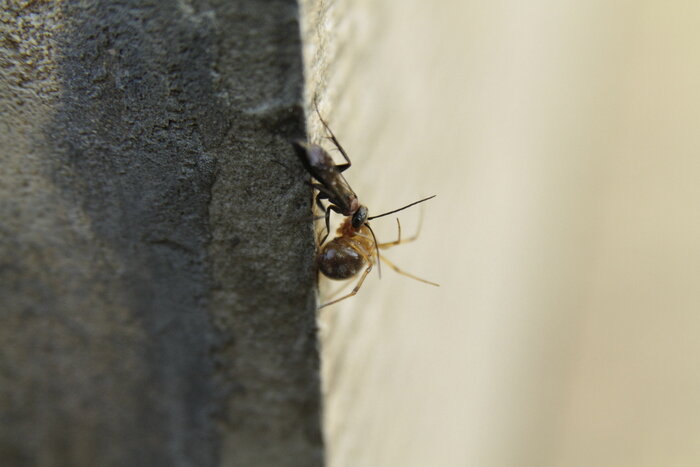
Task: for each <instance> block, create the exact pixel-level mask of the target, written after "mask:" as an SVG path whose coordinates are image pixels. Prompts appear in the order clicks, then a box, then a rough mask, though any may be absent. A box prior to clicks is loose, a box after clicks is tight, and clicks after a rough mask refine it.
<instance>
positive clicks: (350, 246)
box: [292, 100, 438, 308]
mask: <svg viewBox="0 0 700 467" xmlns="http://www.w3.org/2000/svg"><path fill="white" fill-rule="evenodd" d="M314 106H315V108H316V113H317V115H318V117H319V120H320V121H321V123H322V124H323V126H324V128H325V129H326V131H327V132H328V134H329V139H330V140H331V141H333V144H334V145H335V146H336V148H337V149H338V150H339V151H340V153H341V154H342V156H343V158H344V159H345V163H344V164H339V165H337V164H335V162H334V161H333V158H332V157H331V156H330V154H328V152H327V151H326V150H325V149H324V148H323V147H321V146H319V145H318V144H310V143H306V142H304V141H294V142H293V143H292V145H293V146H294V149H295V151H296V154H297V156H298V157H299V159H300V160H301V162H302V164H303V165H304V167H305V168H306V170H307V171H308V172H309V174H310V175H311V176H312V177H313V178H314V179H315V182H313V183H311V186H312V187H313V188H315V189H316V190H318V194H317V195H316V204H317V205H318V207H319V208H320V209H321V211H322V212H324V216H323V217H324V218H325V226H326V232H325V235H324V236H323V237H322V238H321V239H320V241H319V245H323V244H324V242H325V241H326V239H327V238H328V236H329V234H330V213H331V211H334V212H336V213H338V214H341V215H343V216H345V219H344V221H343V223H342V224H341V226H340V227H339V228H338V230H337V236H336V238H334V239H332V240H331V241H330V242H328V243H326V244H325V245H323V246H322V249H321V252H320V253H319V255H318V257H317V259H316V264H317V266H318V270H319V271H320V272H321V273H323V274H324V275H325V276H326V277H328V278H330V279H336V280H343V279H349V278H351V277H353V276H355V275H357V274H358V273H359V272H360V270H362V268H363V267H365V266H366V268H365V270H364V272H363V273H362V275H361V276H360V280H359V281H358V283H357V285H356V286H355V288H354V289H353V290H352V292H350V293H349V294H347V295H345V296H343V297H341V298H339V299H337V300H333V301H331V302H328V303H325V304H324V305H322V306H321V307H320V308H323V307H326V306H328V305H332V304H334V303H338V302H339V301H341V300H344V299H346V298H349V297H352V296H353V295H355V294H356V293H357V292H358V291H359V289H360V287H361V286H362V283H363V282H364V280H365V278H366V277H367V275H368V274H369V273H370V271H371V270H372V268H373V266H374V264H377V269H378V271H379V274H380V275H381V261H384V262H385V263H386V264H388V265H389V266H390V267H391V268H392V269H394V270H395V271H396V272H398V273H400V274H403V275H405V276H407V277H410V278H412V279H415V280H418V281H421V282H424V283H426V284H430V285H434V286H437V285H438V284H435V283H433V282H430V281H427V280H424V279H420V278H418V277H416V276H413V275H411V274H409V273H407V272H404V271H402V270H401V269H399V268H398V267H397V266H396V265H394V264H393V263H391V262H390V261H389V260H387V259H386V258H384V256H383V255H381V254H380V253H379V250H380V249H386V248H390V247H391V246H394V245H398V244H401V243H406V242H408V241H412V240H414V239H415V238H416V236H414V237H412V238H410V239H404V240H403V241H402V239H401V223H400V222H399V220H398V219H396V221H397V223H398V229H399V237H398V240H396V241H394V242H389V243H379V242H377V238H376V237H375V235H374V231H373V230H372V228H371V227H370V225H369V221H370V220H372V219H377V218H379V217H384V216H388V215H390V214H394V213H396V212H398V211H402V210H404V209H407V208H409V207H411V206H414V205H416V204H418V203H422V202H424V201H427V200H429V199H432V198H434V197H435V195H433V196H429V197H427V198H424V199H421V200H418V201H415V202H413V203H410V204H408V205H406V206H403V207H401V208H398V209H394V210H393V211H389V212H385V213H383V214H379V215H377V216H372V217H370V216H369V211H368V209H367V207H366V206H364V205H362V204H360V201H359V199H358V197H357V195H356V194H355V192H354V191H353V190H352V188H351V187H350V185H349V184H348V182H347V180H345V177H344V176H343V172H344V171H345V170H347V169H349V168H350V167H351V166H352V162H350V158H349V157H348V155H347V153H346V152H345V149H344V148H343V147H342V146H341V144H340V142H339V141H338V139H337V138H336V137H335V135H334V134H333V131H332V130H331V129H330V127H329V126H328V124H327V123H326V122H325V120H323V118H322V117H321V113H320V112H319V110H318V105H317V104H316V100H314ZM323 200H328V203H329V205H328V206H327V207H326V206H325V205H324V204H323Z"/></svg>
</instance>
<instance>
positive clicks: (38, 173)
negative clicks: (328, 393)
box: [0, 0, 322, 467]
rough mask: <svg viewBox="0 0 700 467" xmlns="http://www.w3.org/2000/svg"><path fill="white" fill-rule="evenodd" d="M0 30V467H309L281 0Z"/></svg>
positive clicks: (306, 262) (308, 396) (56, 7)
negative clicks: (98, 466) (239, 466)
mask: <svg viewBox="0 0 700 467" xmlns="http://www.w3.org/2000/svg"><path fill="white" fill-rule="evenodd" d="M0 28H2V34H0V65H1V66H0V80H1V81H0V122H1V125H0V303H1V308H0V321H1V324H0V349H1V350H0V354H1V355H2V357H1V358H0V420H1V421H2V423H0V464H1V465H7V466H18V467H21V466H33V465H42V466H83V465H84V466H94V465H103V466H109V465H114V466H117V465H119V466H122V465H134V466H137V465H148V466H160V465H162V466H207V465H212V466H213V465H246V466H268V465H274V466H311V465H320V464H321V460H322V448H321V440H320V431H319V413H320V411H319V408H320V400H319V388H318V385H319V382H318V364H319V362H318V356H317V350H316V338H315V330H316V325H315V316H314V306H315V296H314V288H315V285H314V275H313V267H312V266H313V265H312V262H311V260H312V257H313V248H314V243H313V242H314V240H313V235H312V230H311V227H310V225H309V223H308V222H307V219H308V212H309V207H310V201H311V199H310V191H309V188H308V187H307V186H305V185H304V184H303V182H302V180H303V176H304V174H303V169H302V168H301V167H300V166H298V165H297V164H296V160H295V157H294V155H293V152H292V150H291V147H290V146H289V144H288V140H289V139H291V138H292V137H299V136H302V135H303V134H304V121H303V111H302V106H301V103H302V88H303V80H302V62H301V55H300V40H299V25H298V11H297V5H296V3H295V2H293V1H273V2H255V1H235V2H230V1H219V2H217V1H214V2H176V1H172V2H170V1H168V2H160V1H158V2H155V1H154V2H142V1H127V2H111V1H98V2H89V3H86V2H80V1H68V0H66V1H60V2H58V1H57V2H30V1H27V2H19V1H11V2H2V9H0Z"/></svg>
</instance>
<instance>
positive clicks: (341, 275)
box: [318, 237, 365, 280]
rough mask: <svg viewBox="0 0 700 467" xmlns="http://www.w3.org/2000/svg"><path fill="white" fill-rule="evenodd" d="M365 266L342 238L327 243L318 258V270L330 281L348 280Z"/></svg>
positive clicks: (362, 259) (357, 254)
mask: <svg viewBox="0 0 700 467" xmlns="http://www.w3.org/2000/svg"><path fill="white" fill-rule="evenodd" d="M364 264H365V259H364V258H363V257H362V255H361V254H360V253H359V252H358V251H357V250H355V249H354V248H353V247H352V246H351V245H348V244H347V242H345V241H344V238H342V237H341V238H336V239H335V240H331V241H330V242H328V243H327V244H326V245H325V246H324V247H323V250H321V253H320V254H319V257H318V268H319V269H320V270H321V272H322V273H323V274H324V275H325V276H326V277H328V278H330V279H336V280H342V279H349V278H351V277H353V276H354V275H355V274H357V273H358V272H359V271H360V269H362V267H363V266H364Z"/></svg>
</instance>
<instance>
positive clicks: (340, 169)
mask: <svg viewBox="0 0 700 467" xmlns="http://www.w3.org/2000/svg"><path fill="white" fill-rule="evenodd" d="M314 107H315V108H316V114H317V115H318V119H319V120H321V123H322V124H323V127H324V128H325V129H326V131H327V132H328V134H329V135H330V136H329V138H330V140H331V141H333V144H335V147H336V148H338V151H340V153H341V154H342V155H343V157H344V158H345V160H346V161H347V164H341V165H336V166H335V168H336V169H338V172H343V171H344V170H347V169H349V168H350V166H352V162H350V158H349V157H348V154H347V153H346V152H345V149H343V146H341V145H340V143H339V142H338V138H336V137H335V135H334V134H333V131H332V130H331V128H330V127H329V126H328V124H327V123H326V121H325V120H324V119H323V117H321V112H319V110H318V102H317V99H316V98H314Z"/></svg>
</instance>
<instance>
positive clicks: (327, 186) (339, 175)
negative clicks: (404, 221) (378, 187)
mask: <svg viewBox="0 0 700 467" xmlns="http://www.w3.org/2000/svg"><path fill="white" fill-rule="evenodd" d="M314 106H315V107H316V114H317V115H318V118H319V120H321V123H322V124H323V127H324V128H325V129H326V131H327V132H328V134H329V135H330V136H329V138H330V139H331V141H333V144H335V147H336V148H338V150H339V151H340V153H341V154H342V155H343V158H344V159H345V164H340V165H336V164H335V162H333V158H332V157H331V156H330V154H328V152H327V151H326V150H325V149H323V148H322V147H321V146H319V145H318V144H310V143H306V142H304V141H294V142H292V146H294V150H295V151H296V153H297V156H298V157H299V160H301V163H302V164H303V165H304V168H306V170H307V171H308V172H309V173H310V174H311V176H312V177H313V178H314V179H316V183H312V184H311V186H313V187H314V188H315V189H317V190H318V194H317V195H316V205H317V206H318V207H319V209H321V211H322V212H323V213H324V216H325V219H326V234H325V235H324V236H323V238H322V239H321V241H320V242H319V244H323V242H325V241H326V239H327V238H328V234H329V233H330V216H331V211H334V212H337V213H338V214H341V215H343V216H352V225H353V226H354V227H355V228H359V227H360V226H361V225H363V224H365V223H366V222H367V220H368V218H367V213H368V211H367V207H365V206H363V205H361V204H360V201H359V200H358V198H357V195H356V194H355V192H354V191H353V190H352V188H350V185H349V184H348V182H347V180H345V177H344V176H343V172H344V171H345V170H347V169H349V168H350V167H351V166H352V162H350V158H349V157H348V154H347V153H346V152H345V149H343V147H342V146H341V145H340V143H339V142H338V139H337V138H336V137H335V135H334V134H333V131H331V129H330V127H329V126H328V124H327V123H326V122H325V120H323V118H322V117H321V113H320V112H319V111H318V105H317V104H316V101H315V100H314ZM324 199H327V200H328V202H329V203H330V204H329V205H328V207H326V206H324V205H323V202H322V200H324Z"/></svg>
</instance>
